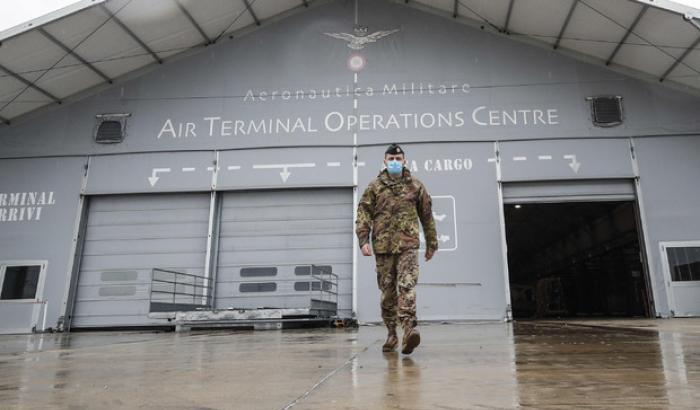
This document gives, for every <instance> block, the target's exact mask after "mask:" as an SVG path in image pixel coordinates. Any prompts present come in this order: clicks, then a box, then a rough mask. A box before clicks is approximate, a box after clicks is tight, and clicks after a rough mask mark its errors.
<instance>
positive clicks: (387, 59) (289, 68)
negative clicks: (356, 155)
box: [0, 0, 700, 157]
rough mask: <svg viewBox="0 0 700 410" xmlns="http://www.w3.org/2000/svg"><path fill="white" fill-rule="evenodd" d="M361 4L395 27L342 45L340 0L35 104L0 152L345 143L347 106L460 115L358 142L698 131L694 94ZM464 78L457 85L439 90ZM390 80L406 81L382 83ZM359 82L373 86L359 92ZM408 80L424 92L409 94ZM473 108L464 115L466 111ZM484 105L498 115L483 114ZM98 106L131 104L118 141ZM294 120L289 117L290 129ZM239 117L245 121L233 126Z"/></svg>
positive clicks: (3, 138)
mask: <svg viewBox="0 0 700 410" xmlns="http://www.w3.org/2000/svg"><path fill="white" fill-rule="evenodd" d="M359 10H360V15H359V22H360V24H361V25H364V26H367V27H369V29H370V31H373V30H394V29H396V30H399V31H398V32H395V33H393V34H391V35H389V36H386V37H384V38H382V39H380V40H378V41H377V42H375V43H371V44H368V45H367V46H365V47H363V48H362V49H361V50H352V49H350V48H348V46H347V45H348V44H347V42H346V41H344V40H340V39H336V38H332V37H330V36H327V35H325V34H324V33H329V32H330V33H352V29H353V26H354V23H355V22H354V21H353V14H354V6H353V3H352V2H347V1H334V2H329V3H328V4H326V5H322V6H319V7H313V8H309V9H308V10H306V11H304V12H302V13H297V14H294V15H292V16H290V17H288V18H286V19H284V20H281V21H278V22H275V23H271V24H267V25H264V26H263V27H262V28H261V29H260V30H257V31H255V32H254V33H252V34H250V35H246V36H242V37H239V38H235V39H234V40H233V41H221V42H219V43H217V44H216V45H212V46H209V47H206V48H203V49H202V50H201V52H199V53H197V54H194V55H190V56H187V57H184V58H181V59H179V60H177V61H173V62H171V63H169V64H165V65H163V66H162V67H157V68H156V69H154V70H152V71H150V72H147V73H145V74H143V75H141V76H139V77H136V78H133V79H130V80H127V81H123V82H121V83H119V84H116V85H114V86H113V87H111V88H109V89H106V90H102V91H101V92H100V93H98V94H95V95H91V96H87V97H85V98H83V99H81V100H79V101H76V102H75V103H73V104H65V105H63V106H59V107H53V108H51V109H48V110H45V111H44V112H43V113H40V114H37V115H36V118H37V119H38V120H35V119H34V118H32V119H31V120H26V121H21V120H19V121H14V122H13V125H11V126H10V127H3V128H2V129H0V152H2V154H0V155H2V156H5V157H12V156H34V155H57V154H61V155H65V154H79V155H87V154H107V153H123V152H134V151H140V152H144V151H149V152H150V151H173V150H194V149H196V150H201V149H231V148H256V147H268V146H277V147H282V146H314V145H347V144H350V143H351V142H352V141H353V136H352V134H353V132H354V129H353V127H352V126H351V127H348V126H347V121H348V120H349V118H351V117H352V116H354V115H381V116H388V115H389V114H396V115H400V114H423V113H433V114H435V113H438V112H443V113H445V112H452V113H456V112H462V113H463V117H464V123H463V124H461V125H453V126H451V127H442V128H441V127H424V126H422V125H421V126H419V127H416V126H404V127H400V128H396V127H394V126H387V127H375V126H371V127H368V128H367V129H363V130H362V129H361V130H359V132H360V134H359V135H358V141H359V142H360V143H361V144H368V143H376V142H389V141H392V140H399V141H424V140H425V139H426V138H428V139H430V140H463V141H473V140H484V139H488V140H495V139H500V140H503V139H523V138H531V139H532V138H562V137H580V138H585V137H592V136H598V137H614V136H633V135H658V134H666V133H668V132H669V130H671V132H681V133H682V132H695V131H697V129H698V120H697V115H696V114H697V112H698V110H700V103H699V102H698V98H697V97H695V96H691V95H687V94H683V93H682V92H678V91H675V90H670V89H666V88H664V87H663V86H662V85H660V84H656V83H646V82H643V81H640V80H635V79H631V78H629V77H625V76H624V75H622V74H619V73H617V72H613V71H610V70H607V69H606V68H605V67H603V66H600V65H593V64H589V63H584V62H580V61H576V60H574V59H572V58H569V57H567V56H564V55H562V54H560V53H558V52H555V51H552V50H551V49H549V48H545V47H537V46H533V45H528V44H524V43H521V42H518V41H514V40H513V38H512V37H510V38H509V37H507V36H503V35H498V34H494V33H489V32H487V31H481V30H478V29H477V28H472V27H468V26H465V25H462V24H459V23H458V22H456V21H453V20H452V19H445V18H443V17H440V16H436V15H433V14H431V13H426V12H421V11H418V10H415V9H412V8H410V7H405V6H403V5H399V4H396V2H389V1H376V0H362V1H360V7H359ZM353 54H360V55H361V56H363V57H364V59H365V65H364V68H363V69H362V70H360V72H359V73H358V78H357V85H358V86H359V87H361V88H362V91H360V92H357V93H356V92H355V90H354V89H353V88H354V84H355V79H354V75H353V74H354V73H353V72H352V71H350V70H349V69H348V60H349V58H350V57H351V56H352V55H353ZM464 84H467V86H466V88H465V92H462V91H459V92H456V93H452V92H451V90H452V89H459V90H461V89H462V87H463V85H464ZM385 86H386V87H387V88H388V90H389V91H388V92H387V93H385V92H384V87H385ZM394 86H395V87H396V89H397V90H404V89H405V90H413V92H410V93H408V92H407V93H404V92H400V93H398V92H394V91H392V90H393V87H394ZM368 87H371V88H372V89H373V90H374V92H373V93H371V95H369V94H370V93H368V92H367V89H368ZM441 87H443V88H441ZM417 88H418V89H423V90H424V92H423V94H420V93H417V92H415V90H416V89H417ZM441 89H443V90H445V91H444V92H443V91H440V90H441ZM297 92H300V93H299V96H297ZM287 93H288V94H287ZM273 94H274V95H275V97H274V99H273ZM314 94H315V97H314V98H312V95H314ZM324 94H325V95H326V96H328V98H323V97H322V96H321V95H324ZM355 94H358V95H359V101H358V102H359V104H358V106H357V107H356V110H355V107H354V104H353V96H354V95H355ZM601 94H608V95H610V94H612V95H620V96H622V97H623V98H624V104H625V119H626V121H625V124H624V125H623V126H620V127H615V128H597V127H594V126H593V125H592V124H591V122H590V118H589V116H590V114H589V107H588V103H587V102H586V100H585V98H586V97H588V96H592V95H601ZM260 96H262V97H263V98H264V99H265V101H263V100H261V99H259V98H258V97H260ZM480 107H482V108H481V109H480V110H479V111H477V113H476V116H477V119H476V120H474V119H473V118H472V114H474V110H476V109H479V108H480ZM536 109H537V110H545V111H546V110H550V109H551V110H556V118H555V119H554V120H553V121H549V120H548V121H546V122H541V121H540V122H538V121H537V120H535V117H534V116H532V117H530V119H529V120H528V121H527V122H526V119H525V118H522V119H521V120H518V121H517V123H516V124H513V123H510V122H507V121H502V119H503V111H512V110H536ZM489 111H493V112H494V114H493V115H494V116H495V117H498V118H500V119H499V120H496V121H493V123H492V121H491V119H490V114H489ZM110 112H112V113H123V112H129V113H131V114H132V116H131V117H130V118H129V120H128V121H129V126H128V130H127V131H128V135H127V139H126V142H124V143H122V144H117V145H97V144H95V143H94V142H93V140H92V138H93V137H92V134H93V130H94V127H95V114H98V113H110ZM530 113H531V111H530ZM329 115H330V116H331V120H332V117H333V116H334V115H339V116H342V117H343V119H344V120H345V122H346V124H345V125H346V126H343V127H340V129H337V130H336V129H335V128H336V127H335V126H333V125H331V126H328V124H326V120H327V119H328V116H329ZM528 115H529V114H528ZM358 118H360V117H358ZM278 119H279V120H282V121H283V122H286V121H287V120H290V125H285V126H286V127H288V128H289V130H285V129H284V128H282V129H280V127H279V126H278V125H274V128H275V129H274V130H272V131H271V129H270V128H272V127H271V126H270V125H267V126H266V127H267V128H265V129H263V128H262V126H261V125H259V124H261V121H262V122H263V123H264V122H265V121H270V120H273V122H274V123H275V124H277V122H276V121H277V120H278ZM297 119H299V120H300V123H299V124H298V125H297V126H296V127H294V124H296V120H297ZM168 121H170V123H168ZM224 121H230V123H223V122H224ZM237 121H242V123H241V124H243V125H241V126H238V128H237V125H236V124H237V123H236V122H237ZM251 121H252V122H254V123H255V124H258V125H256V126H257V127H258V128H259V130H258V131H256V130H255V128H251V125H250V124H251ZM187 123H191V124H194V126H195V130H196V136H195V135H194V134H191V133H183V132H180V127H181V126H182V127H183V129H187V125H186V124H187ZM268 124H269V123H268ZM285 124H286V123H285ZM222 125H223V127H222ZM358 127H362V125H361V124H359V121H358ZM222 128H223V129H222ZM426 136H427V137H426Z"/></svg>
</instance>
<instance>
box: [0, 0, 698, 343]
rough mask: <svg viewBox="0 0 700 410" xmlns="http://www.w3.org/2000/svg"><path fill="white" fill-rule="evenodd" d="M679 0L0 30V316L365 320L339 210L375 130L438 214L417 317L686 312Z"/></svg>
mask: <svg viewBox="0 0 700 410" xmlns="http://www.w3.org/2000/svg"><path fill="white" fill-rule="evenodd" d="M205 6H206V7H205ZM697 13H698V10H697V9H692V8H689V7H683V6H681V5H678V4H677V3H673V2H670V1H663V0H656V1H651V0H648V1H643V0H639V1H633V0H615V1H606V0H561V1H553V0H490V1H486V0H460V1H452V0H420V1H418V0H415V1H414V0H410V1H408V0H406V1H404V0H400V1H390V0H318V1H308V2H307V1H301V0H257V1H254V0H247V1H244V0H211V1H207V2H201V1H187V0H177V1H176V0H173V1H149V0H109V1H101V0H92V1H88V0H85V1H79V2H77V3H75V4H73V5H72V6H69V7H68V8H65V9H62V10H59V11H57V12H55V13H52V14H49V15H46V16H43V17H41V18H39V19H37V20H34V21H32V22H29V23H27V24H24V25H22V26H19V27H15V28H13V29H11V30H6V31H5V32H3V33H2V36H1V37H0V41H1V42H2V44H1V45H0V94H1V95H0V101H1V103H0V117H2V118H1V120H2V124H1V125H0V288H1V289H2V291H1V294H0V333H28V332H32V331H36V332H39V331H46V330H69V329H81V328H82V329H85V328H125V327H157V326H172V324H173V323H174V322H175V320H176V317H177V315H178V314H180V313H178V312H192V311H197V312H200V313H202V314H204V313H205V312H209V313H210V316H209V317H210V318H216V317H217V316H216V315H221V314H225V312H244V311H247V312H253V311H254V310H265V309H261V308H266V309H267V310H270V309H279V310H281V311H283V312H292V313H290V314H293V313H294V312H296V313H299V312H306V313H308V314H309V315H311V316H313V313H314V312H315V313H316V314H320V313H323V312H325V313H328V311H331V312H332V314H331V316H337V317H339V318H354V319H357V320H358V321H360V322H374V321H379V320H380V309H379V291H378V290H377V276H376V272H375V266H374V258H367V257H363V256H362V255H361V253H360V252H359V247H358V243H357V239H356V237H355V234H354V217H355V213H356V208H357V201H358V199H359V197H360V196H361V195H362V193H363V191H364V189H365V187H366V186H367V184H368V183H369V181H371V180H372V179H373V178H374V177H376V176H377V174H378V173H379V172H380V171H381V169H382V160H383V155H384V150H385V149H386V147H387V146H388V145H389V144H391V143H399V144H401V146H402V148H403V149H404V150H405V152H406V157H407V160H408V164H407V167H408V168H409V169H410V171H411V173H412V174H413V175H415V176H416V177H417V178H419V179H420V180H421V181H422V182H423V183H424V184H425V186H426V187H427V188H428V190H429V192H430V194H431V196H432V203H433V216H434V219H435V222H436V226H437V236H438V242H439V251H438V252H437V254H436V255H435V257H434V258H433V260H431V261H430V262H428V263H425V262H424V261H423V258H422V256H421V269H420V271H421V274H420V278H419V283H418V285H417V286H418V302H417V305H418V317H419V319H420V320H510V319H512V318H546V317H601V316H607V317H674V316H676V317H678V316H697V315H700V213H699V211H700V189H699V188H698V187H699V186H700V49H699V48H698V45H699V44H700V23H699V22H698V19H697V18H698V17H700V15H699V14H697ZM423 239H424V238H421V240H422V246H424V244H425V242H424V240H423ZM324 298H325V299H324ZM222 312H223V313H222ZM231 314H233V313H231Z"/></svg>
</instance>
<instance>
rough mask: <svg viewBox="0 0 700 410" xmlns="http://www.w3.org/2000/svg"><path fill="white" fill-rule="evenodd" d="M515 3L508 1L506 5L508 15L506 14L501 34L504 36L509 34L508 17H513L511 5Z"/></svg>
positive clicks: (511, 0)
mask: <svg viewBox="0 0 700 410" xmlns="http://www.w3.org/2000/svg"><path fill="white" fill-rule="evenodd" d="M514 3H515V0H510V2H509V3H508V13H507V14H506V23H505V24H504V25H503V32H504V33H506V34H510V32H509V31H508V27H509V26H510V17H511V16H512V15H513V4H514Z"/></svg>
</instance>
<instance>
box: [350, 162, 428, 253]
mask: <svg viewBox="0 0 700 410" xmlns="http://www.w3.org/2000/svg"><path fill="white" fill-rule="evenodd" d="M419 220H420V222H421V224H422V225H423V232H424V233H425V239H426V247H427V249H432V250H437V248H438V242H437V232H436V230H435V220H434V219H433V211H432V200H431V199H430V195H429V194H428V190H427V189H425V186H424V185H423V183H421V182H420V181H419V180H418V179H416V178H414V177H412V176H411V172H410V171H409V170H407V169H405V168H404V170H403V175H402V176H401V177H400V178H396V179H394V178H392V177H390V176H389V173H388V172H387V171H386V170H383V171H382V172H381V173H379V175H378V176H377V178H375V179H374V180H373V181H372V182H370V183H369V185H368V186H367V189H365V192H364V194H362V198H361V199H360V203H359V204H358V207H357V221H356V222H355V233H356V234H357V238H358V239H359V240H360V247H362V246H364V245H365V244H366V243H368V242H369V236H370V231H371V233H372V248H373V249H374V253H375V254H377V253H380V254H381V253H401V252H402V251H404V250H406V249H416V248H419V245H420V239H419V226H418V221H419Z"/></svg>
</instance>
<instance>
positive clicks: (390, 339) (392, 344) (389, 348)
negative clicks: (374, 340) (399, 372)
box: [382, 328, 399, 352]
mask: <svg viewBox="0 0 700 410" xmlns="http://www.w3.org/2000/svg"><path fill="white" fill-rule="evenodd" d="M388 329H389V334H388V335H387V337H386V342H384V345H383V346H382V352H393V351H394V350H396V345H398V344H399V338H398V336H397V335H396V328H388Z"/></svg>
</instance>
